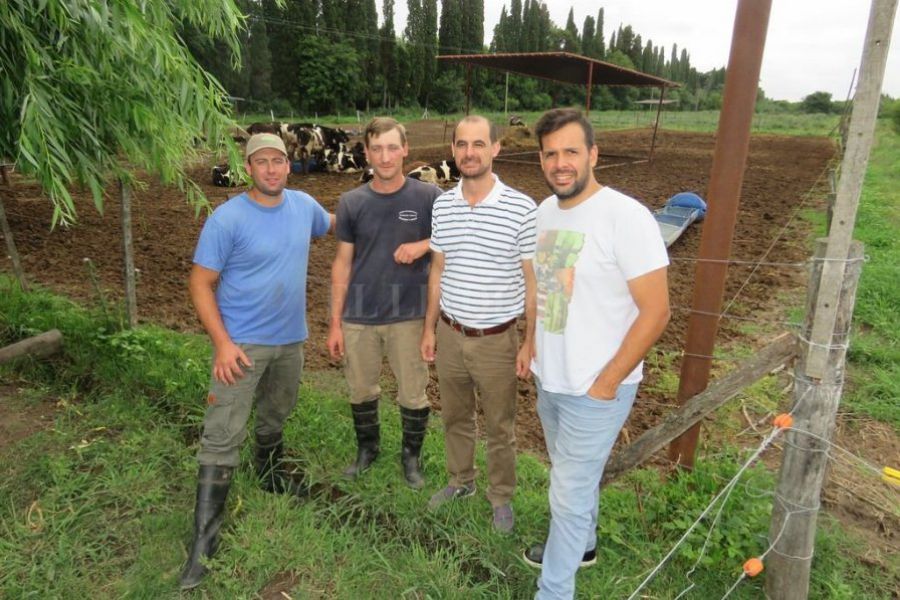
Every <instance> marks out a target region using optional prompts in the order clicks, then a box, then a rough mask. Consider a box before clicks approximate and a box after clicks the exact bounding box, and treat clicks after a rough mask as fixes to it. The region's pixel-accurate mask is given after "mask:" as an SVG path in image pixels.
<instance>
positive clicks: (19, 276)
mask: <svg viewBox="0 0 900 600" xmlns="http://www.w3.org/2000/svg"><path fill="white" fill-rule="evenodd" d="M0 229H2V230H3V239H5V240H6V252H7V254H9V258H10V260H12V264H13V273H15V275H16V280H17V281H18V282H19V287H21V288H22V291H23V292H27V291H28V280H27V279H25V271H24V270H23V269H22V261H21V260H19V251H18V250H16V243H15V242H14V241H13V233H12V229H10V227H9V221H7V220H6V209H5V208H4V207H3V197H2V196H0Z"/></svg>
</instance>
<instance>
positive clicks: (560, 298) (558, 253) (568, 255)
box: [534, 229, 584, 334]
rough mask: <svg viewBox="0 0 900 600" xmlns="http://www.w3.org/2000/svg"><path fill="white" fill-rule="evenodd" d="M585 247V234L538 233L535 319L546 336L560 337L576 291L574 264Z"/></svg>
mask: <svg viewBox="0 0 900 600" xmlns="http://www.w3.org/2000/svg"><path fill="white" fill-rule="evenodd" d="M583 247H584V234H583V233H580V232H577V231H567V230H559V229H550V230H547V231H542V232H540V234H538V240H537V249H536V251H535V256H534V268H535V275H536V277H537V311H538V319H540V320H541V321H542V322H543V324H544V331H545V332H546V333H557V334H562V333H563V331H564V330H565V329H566V321H567V319H568V316H569V300H570V299H571V298H572V290H573V289H575V263H576V262H577V261H578V254H579V253H580V252H581V249H582V248H583Z"/></svg>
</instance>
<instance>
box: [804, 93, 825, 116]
mask: <svg viewBox="0 0 900 600" xmlns="http://www.w3.org/2000/svg"><path fill="white" fill-rule="evenodd" d="M800 106H801V108H802V110H803V112H805V113H830V112H832V107H831V93H830V92H813V93H812V94H809V95H808V96H806V97H805V98H803V102H802V103H801V105H800Z"/></svg>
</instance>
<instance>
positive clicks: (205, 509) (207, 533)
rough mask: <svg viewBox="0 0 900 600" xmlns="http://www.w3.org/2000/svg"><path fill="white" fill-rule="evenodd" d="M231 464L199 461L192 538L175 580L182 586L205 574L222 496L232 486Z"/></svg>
mask: <svg viewBox="0 0 900 600" xmlns="http://www.w3.org/2000/svg"><path fill="white" fill-rule="evenodd" d="M233 473H234V468H233V467H217V466H215V465H200V471H199V474H198V475H197V502H196V507H195V508H194V540H193V542H192V543H191V552H190V554H189V555H188V561H187V564H186V565H185V566H184V570H183V571H182V572H181V578H180V579H179V581H178V583H179V585H180V586H181V589H183V590H189V589H191V588H195V587H197V586H198V585H200V581H201V580H202V579H203V576H204V575H206V567H205V566H203V562H202V560H203V559H206V558H210V557H211V556H212V555H213V554H215V552H216V547H217V546H218V536H219V529H220V528H221V527H222V519H223V517H224V516H225V499H226V498H227V497H228V488H229V487H231V476H232V474H233Z"/></svg>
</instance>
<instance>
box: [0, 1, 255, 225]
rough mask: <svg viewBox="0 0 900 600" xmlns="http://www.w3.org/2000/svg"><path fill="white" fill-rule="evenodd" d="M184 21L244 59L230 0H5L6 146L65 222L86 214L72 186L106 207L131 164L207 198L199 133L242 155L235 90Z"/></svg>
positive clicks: (2, 152) (0, 92)
mask: <svg viewBox="0 0 900 600" xmlns="http://www.w3.org/2000/svg"><path fill="white" fill-rule="evenodd" d="M180 23H186V24H188V25H190V26H191V27H193V28H196V29H197V30H199V31H201V32H203V34H204V35H206V36H208V37H209V38H210V39H214V40H222V41H223V42H224V43H225V44H226V46H227V48H228V49H229V51H230V52H231V53H232V55H233V56H234V60H235V61H237V60H238V54H239V46H238V37H237V32H238V30H239V28H240V27H241V23H242V21H241V17H240V13H239V12H238V9H237V7H236V6H235V4H234V2H233V1H231V0H229V1H228V2H224V3H222V2H212V1H211V0H203V1H199V2H198V1H189V0H172V1H169V2H137V1H133V0H132V1H124V0H123V1H121V2H114V3H109V2H103V1H101V0H85V1H83V2H79V3H77V4H75V5H72V4H71V3H69V2H64V1H63V0H49V1H46V2H29V1H22V0H10V1H8V2H3V3H0V65H2V66H3V67H2V68H3V76H2V77H0V156H9V157H12V158H14V159H15V160H16V163H17V169H18V170H20V171H21V172H23V173H25V174H27V175H31V176H33V177H35V178H36V179H37V180H38V182H39V183H40V184H41V186H42V187H43V188H44V189H45V190H46V191H47V193H48V194H49V196H50V199H51V201H52V202H53V205H54V214H53V221H54V223H57V222H60V221H61V222H69V221H72V220H73V219H74V218H75V216H76V215H75V207H74V204H73V202H72V197H71V195H70V193H69V190H68V186H70V185H72V184H73V183H78V184H80V185H83V186H85V187H86V188H88V189H89V190H90V191H91V193H92V195H93V199H94V203H95V204H96V205H97V207H98V209H101V208H102V205H103V199H104V191H103V190H104V186H105V185H106V184H107V182H108V181H109V180H110V178H111V177H115V178H120V179H123V180H127V181H130V180H131V176H130V167H131V165H140V166H141V167H143V168H146V169H147V170H149V171H151V172H153V173H156V174H157V175H159V176H160V178H161V179H162V180H163V181H164V182H166V183H175V184H176V185H178V187H179V188H182V189H184V187H185V186H188V196H189V198H191V199H197V198H202V194H201V193H200V189H199V187H198V186H197V185H196V184H194V183H193V182H191V181H190V180H189V178H188V177H187V175H186V173H185V165H186V164H187V162H188V160H189V159H190V158H191V157H192V156H194V155H195V154H196V149H195V146H196V143H197V141H198V140H202V141H203V142H204V143H205V145H207V146H209V147H211V148H213V149H215V150H216V151H224V150H227V151H229V152H230V153H231V158H232V159H233V161H234V162H239V159H238V156H237V150H236V149H235V148H234V145H233V143H231V141H230V137H229V135H228V126H229V125H230V120H229V118H228V117H227V116H226V114H225V112H226V111H227V109H228V105H227V103H226V100H225V97H224V95H225V92H224V90H223V89H222V87H221V86H220V85H219V84H218V83H217V82H216V81H215V80H213V79H211V78H210V77H209V76H208V75H207V74H206V73H205V72H204V71H203V70H202V69H200V68H199V67H198V65H197V64H196V62H195V61H194V60H193V59H192V58H191V56H190V54H189V53H188V52H187V50H186V48H185V46H184V44H183V43H182V41H181V39H180V38H179V37H178V35H177V27H178V25H179V24H180Z"/></svg>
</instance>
